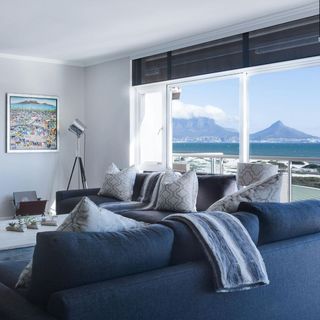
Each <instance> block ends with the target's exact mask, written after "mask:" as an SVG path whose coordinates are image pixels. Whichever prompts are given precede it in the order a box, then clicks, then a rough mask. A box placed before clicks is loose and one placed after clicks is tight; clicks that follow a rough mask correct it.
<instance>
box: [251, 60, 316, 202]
mask: <svg viewBox="0 0 320 320" xmlns="http://www.w3.org/2000/svg"><path fill="white" fill-rule="evenodd" d="M319 83H320V67H319V66H317V67H308V68H297V69H292V70H285V71H283V70H282V71H278V72H272V73H263V74H258V75H254V76H251V77H250V84H249V88H250V90H249V100H250V133H251V134H250V155H251V156H267V157H270V156H272V157H274V159H273V160H270V161H271V162H276V163H277V164H278V165H279V166H280V168H281V169H283V170H284V171H288V166H289V165H290V166H291V167H292V185H293V186H292V199H294V200H301V199H304V198H313V197H315V195H316V194H318V196H317V198H320V163H319V161H313V160H312V158H320V122H319V119H320V90H319ZM279 157H280V158H282V160H281V159H279ZM296 157H299V158H302V160H299V159H296V160H293V161H291V162H290V163H289V161H288V160H286V159H291V158H296ZM308 158H310V160H308ZM306 187H307V188H306ZM315 188H319V189H318V190H316V189H315Z"/></svg>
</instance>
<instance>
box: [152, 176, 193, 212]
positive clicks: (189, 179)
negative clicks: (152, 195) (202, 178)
mask: <svg viewBox="0 0 320 320" xmlns="http://www.w3.org/2000/svg"><path fill="white" fill-rule="evenodd" d="M198 188H199V186H198V177H197V174H196V173H195V171H188V172H187V173H185V174H183V175H182V176H181V175H180V176H179V175H177V174H176V173H174V172H172V171H167V172H166V173H165V174H164V176H163V177H162V180H161V183H160V189H159V195H158V200H157V205H156V210H166V211H175V212H195V211H197V209H196V201H197V196H198Z"/></svg>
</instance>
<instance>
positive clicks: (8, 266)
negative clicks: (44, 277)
mask: <svg viewBox="0 0 320 320" xmlns="http://www.w3.org/2000/svg"><path fill="white" fill-rule="evenodd" d="M29 261H30V260H28V261H26V260H22V261H15V260H10V261H3V262H0V282H1V283H3V284H4V285H6V286H7V287H9V288H14V287H15V284H16V283H17V281H18V277H19V275H20V273H21V271H22V270H23V269H24V267H25V266H26V265H27V264H28V263H29Z"/></svg>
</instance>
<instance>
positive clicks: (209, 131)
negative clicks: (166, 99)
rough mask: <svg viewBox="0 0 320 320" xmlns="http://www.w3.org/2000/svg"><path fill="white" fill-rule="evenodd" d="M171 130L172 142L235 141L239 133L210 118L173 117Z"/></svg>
mask: <svg viewBox="0 0 320 320" xmlns="http://www.w3.org/2000/svg"><path fill="white" fill-rule="evenodd" d="M172 132H173V140H174V142H236V141H239V133H238V132H237V131H236V130H234V129H229V128H224V127H222V126H220V125H218V124H217V123H216V122H215V120H213V119H210V118H204V117H200V118H191V119H180V118H179V119H178V118H173V122H172Z"/></svg>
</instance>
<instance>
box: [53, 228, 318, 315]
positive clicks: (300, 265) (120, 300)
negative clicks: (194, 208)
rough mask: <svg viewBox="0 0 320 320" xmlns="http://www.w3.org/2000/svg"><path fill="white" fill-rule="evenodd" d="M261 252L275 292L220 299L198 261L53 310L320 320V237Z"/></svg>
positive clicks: (59, 299) (74, 298)
mask: <svg viewBox="0 0 320 320" xmlns="http://www.w3.org/2000/svg"><path fill="white" fill-rule="evenodd" d="M260 250H261V253H262V256H263V258H264V261H265V263H266V267H267V270H268V274H269V277H270V281H271V283H270V285H269V286H265V287H260V288H257V289H253V290H249V291H241V292H234V293H228V294H219V293H215V292H213V290H212V282H211V278H210V274H211V273H210V268H209V266H208V265H207V264H206V263H205V262H201V261H198V262H189V263H186V264H180V265H176V266H172V267H167V268H164V269H161V270H155V271H151V272H145V273H143V274H140V275H133V276H128V277H123V278H118V279H113V280H110V281H105V282H99V283H94V284H90V285H87V286H82V287H78V288H74V289H70V290H65V291H60V292H57V293H55V294H53V295H52V296H51V298H50V300H49V304H48V310H49V312H50V313H52V314H54V315H55V316H56V317H58V318H59V319H64V320H76V319H77V320H89V319H95V320H105V319H108V320H120V319H121V320H150V319H152V320H168V319H170V320H181V319H183V320H207V319H212V320H235V319H237V320H257V319H259V320H271V319H272V320H304V319H306V320H319V314H320V304H319V287H320V272H319V266H320V235H319V234H315V235H309V236H305V237H300V238H299V239H291V240H287V241H282V242H277V243H272V244H268V245H265V246H262V247H261V248H260Z"/></svg>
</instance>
